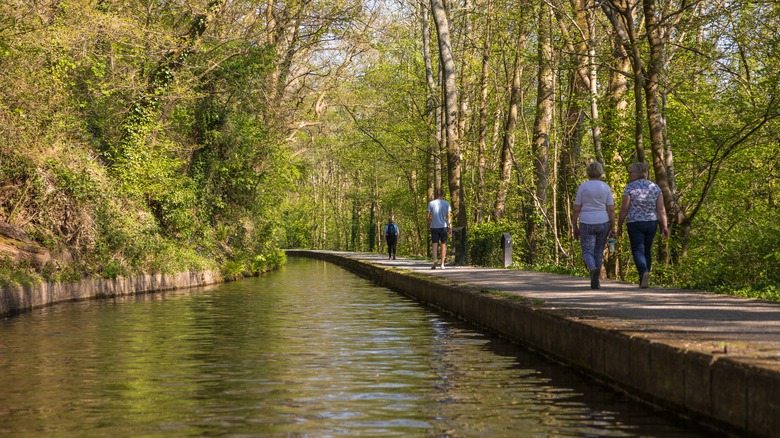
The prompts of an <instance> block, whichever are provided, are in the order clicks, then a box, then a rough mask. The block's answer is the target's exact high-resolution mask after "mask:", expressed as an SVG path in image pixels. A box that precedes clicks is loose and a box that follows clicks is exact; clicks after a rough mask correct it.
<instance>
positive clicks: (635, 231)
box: [626, 221, 658, 281]
mask: <svg viewBox="0 0 780 438" xmlns="http://www.w3.org/2000/svg"><path fill="white" fill-rule="evenodd" d="M626 229H627V230H628V240H629V241H630V242H631V254H632V255H633V256H634V264H635V265H636V270H637V272H639V279H640V281H641V279H642V275H643V274H644V273H645V272H650V267H651V265H652V264H653V239H655V233H656V232H657V231H658V221H643V222H629V223H627V224H626Z"/></svg>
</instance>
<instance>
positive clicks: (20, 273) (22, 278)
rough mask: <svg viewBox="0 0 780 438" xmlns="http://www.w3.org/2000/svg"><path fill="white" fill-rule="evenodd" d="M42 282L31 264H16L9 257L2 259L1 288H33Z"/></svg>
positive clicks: (0, 263) (0, 260) (0, 264)
mask: <svg viewBox="0 0 780 438" xmlns="http://www.w3.org/2000/svg"><path fill="white" fill-rule="evenodd" d="M41 280H42V278H41V276H40V275H37V274H36V273H35V271H34V269H32V267H31V266H30V265H29V263H27V262H21V263H16V262H14V261H13V260H11V259H10V258H8V257H0V287H7V286H8V287H10V286H31V285H33V284H37V283H40V282H41Z"/></svg>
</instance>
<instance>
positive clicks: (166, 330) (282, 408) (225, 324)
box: [0, 258, 707, 437]
mask: <svg viewBox="0 0 780 438" xmlns="http://www.w3.org/2000/svg"><path fill="white" fill-rule="evenodd" d="M0 434H3V435H8V436H15V437H17V436H18V437H25V436H30V437H33V436H35V437H38V436H80V437H81V436H84V437H90V436H94V437H103V436H110V437H126V436H172V437H180V436H317V437H320V436H348V435H351V436H452V437H471V436H484V437H567V436H569V437H590V436H605V437H609V436H615V437H629V436H647V437H694V436H706V435H707V434H706V433H705V431H702V430H696V429H695V427H694V426H691V425H689V424H687V423H683V422H680V421H678V420H676V419H674V418H672V417H670V416H667V415H665V414H663V413H661V412H658V411H655V410H653V409H652V408H649V407H648V406H645V405H643V404H639V403H636V402H634V401H632V400H630V399H628V398H626V397H625V396H623V395H621V394H619V393H616V392H614V391H612V390H610V389H608V388H606V387H604V386H600V385H598V384H596V383H594V382H592V381H590V380H588V379H586V378H584V377H583V376H581V375H579V374H577V373H575V372H573V371H572V370H571V369H569V368H567V367H565V366H562V365H559V364H556V363H554V362H551V361H549V360H547V359H545V358H543V357H541V356H539V355H537V354H536V353H534V352H531V351H528V350H526V349H524V348H521V347H519V346H517V345H513V344H511V343H508V342H506V341H504V340H502V339H499V338H496V337H492V336H490V335H489V334H486V333H484V332H481V331H479V330H478V329H476V328H475V327H473V326H470V325H468V324H465V323H462V322H460V321H458V320H456V319H452V318H450V317H448V316H446V315H443V314H440V313H437V312H435V311H433V310H431V309H429V308H426V307H424V306H422V305H420V304H418V303H417V302H415V301H412V300H410V299H408V298H405V297H404V296H401V295H399V294H396V293H395V292H393V291H390V290H388V289H385V288H381V287H378V286H376V285H374V284H372V283H371V282H370V281H368V280H365V279H363V278H360V277H357V276H355V275H353V274H351V273H349V272H347V271H345V270H343V269H341V268H339V267H337V266H335V265H332V264H327V263H325V262H321V261H315V260H309V259H296V258H291V259H290V260H289V263H288V265H287V266H285V267H284V268H283V269H281V270H279V271H277V272H273V273H271V274H268V275H266V276H263V277H260V278H254V279H248V280H244V281H239V282H235V283H228V284H223V285H219V286H213V287H208V288H199V289H189V290H184V291H175V292H166V293H159V294H150V295H143V296H139V297H131V298H122V299H110V300H109V299H106V300H96V301H86V302H76V303H65V304H58V305H55V306H52V307H47V308H44V309H38V310H34V311H31V312H28V313H25V314H21V315H17V316H14V317H10V318H5V319H2V320H0Z"/></svg>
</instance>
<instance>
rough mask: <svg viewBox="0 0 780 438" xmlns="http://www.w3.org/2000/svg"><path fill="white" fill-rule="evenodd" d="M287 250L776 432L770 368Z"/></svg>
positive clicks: (694, 415) (648, 389)
mask: <svg viewBox="0 0 780 438" xmlns="http://www.w3.org/2000/svg"><path fill="white" fill-rule="evenodd" d="M287 255H288V256H293V257H295V256H297V257H308V258H314V259H319V260H324V261H327V262H330V263H333V264H335V265H338V266H341V267H343V268H345V269H347V270H349V271H351V272H353V273H355V274H357V275H360V276H362V277H364V278H367V279H370V280H373V281H374V282H376V283H377V284H380V285H382V286H385V287H388V288H390V289H393V290H396V291H398V292H401V293H403V294H405V295H408V296H410V297H413V298H415V299H417V300H419V301H421V302H424V303H426V304H428V305H431V306H433V307H435V308H437V309H440V310H443V311H445V312H447V313H450V314H453V315H455V316H458V317H460V318H462V319H465V320H467V321H469V322H471V323H474V324H476V325H478V326H480V327H483V328H485V329H487V330H490V331H492V332H494V333H497V334H499V335H501V336H504V337H506V338H508V339H510V340H512V341H514V342H517V343H519V344H522V345H525V346H528V347H531V348H533V349H536V350H539V351H540V352H542V353H544V354H546V355H549V356H551V357H552V358H554V359H556V360H559V361H561V362H563V363H566V364H569V365H571V366H574V367H575V368H577V369H580V370H582V371H584V372H585V373H587V374H589V375H592V376H594V377H595V378H597V379H599V380H602V381H604V382H606V383H608V384H610V385H614V386H616V387H618V388H620V389H622V390H624V391H626V392H628V393H630V394H632V395H634V396H636V397H638V398H640V399H642V400H645V401H646V402H649V403H652V404H656V405H658V406H662V407H664V408H666V409H669V410H671V411H672V412H675V413H677V414H679V415H681V416H683V417H687V418H691V419H693V420H694V421H696V422H698V423H700V424H703V425H705V426H707V427H711V428H715V429H717V430H719V431H721V432H725V433H729V434H733V435H734V436H756V437H780V399H779V398H778V397H779V396H780V372H778V370H777V369H772V368H767V367H763V366H761V364H754V363H750V362H748V361H744V360H739V359H732V358H729V357H722V356H717V355H715V354H705V353H701V352H696V351H691V350H687V349H684V348H681V347H679V346H677V345H673V344H671V343H669V342H667V341H665V340H654V339H652V337H648V336H647V335H643V336H637V335H635V334H632V333H630V332H626V331H624V330H623V329H621V328H615V327H610V326H609V325H605V324H604V323H603V321H602V322H596V321H593V322H591V321H589V320H588V319H580V318H578V317H577V316H572V315H566V313H565V312H561V311H559V310H549V309H544V308H538V307H535V306H534V305H533V303H531V302H528V301H523V300H522V298H520V299H511V298H508V297H502V296H500V295H497V294H493V293H485V291H481V290H479V289H478V288H476V287H472V286H469V285H467V284H456V283H453V282H451V281H449V280H447V279H442V278H437V277H434V276H430V275H425V274H420V273H417V272H412V271H408V270H403V269H397V268H389V267H387V266H381V265H378V264H374V263H370V262H367V261H365V260H359V259H355V258H349V257H345V256H342V255H339V254H337V253H330V252H321V251H307V250H288V251H287Z"/></svg>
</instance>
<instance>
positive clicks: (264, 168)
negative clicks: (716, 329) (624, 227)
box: [0, 0, 780, 297]
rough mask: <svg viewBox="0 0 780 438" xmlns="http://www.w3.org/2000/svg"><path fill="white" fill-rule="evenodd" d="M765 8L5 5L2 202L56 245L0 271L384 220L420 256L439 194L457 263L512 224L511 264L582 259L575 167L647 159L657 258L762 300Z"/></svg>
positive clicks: (778, 231) (267, 248)
mask: <svg viewBox="0 0 780 438" xmlns="http://www.w3.org/2000/svg"><path fill="white" fill-rule="evenodd" d="M779 25H780V6H779V5H777V4H775V2H767V1H756V0H753V1H748V0H708V1H703V0H463V1H462V2H452V1H449V2H441V1H440V0H430V1H425V0H420V1H409V0H395V1H377V2H360V1H352V0H336V1H322V0H293V1H277V0H266V1H262V2H260V1H226V0H176V1H167V0H166V1H152V0H99V1H86V0H51V1H42V2H28V1H21V0H7V1H4V2H1V3H0V66H2V68H0V75H2V81H0V181H1V182H2V185H1V186H0V187H2V190H0V215H1V217H0V221H2V222H4V223H5V224H7V225H8V226H9V227H10V229H15V230H18V231H19V232H21V233H23V234H26V236H28V237H27V241H28V243H35V244H36V245H40V246H41V247H43V248H45V249H46V250H47V251H49V252H50V254H51V259H50V260H42V259H36V260H37V261H35V260H31V259H25V258H19V257H16V258H14V256H13V254H11V253H8V257H6V259H5V261H4V262H3V263H4V264H5V266H6V268H5V270H6V271H7V272H8V273H6V274H3V275H0V277H2V281H4V282H6V283H12V282H15V281H16V282H19V281H24V280H20V279H19V278H18V277H17V278H14V276H13V275H12V274H11V273H12V272H19V271H20V270H26V271H27V272H29V273H30V276H31V277H35V276H38V277H40V278H43V279H47V280H63V279H69V278H77V277H83V276H115V275H126V274H130V273H134V272H161V271H165V272H167V271H176V270H185V269H205V268H220V269H223V271H225V272H226V273H227V274H228V275H239V274H241V273H242V272H258V271H262V270H265V269H272V268H273V267H274V266H276V265H278V264H279V263H282V259H283V256H282V255H281V254H282V253H281V252H280V249H283V248H290V247H307V248H318V249H335V250H354V251H379V249H380V246H381V245H382V242H381V239H380V238H379V237H380V231H381V229H382V226H383V224H384V223H385V221H386V220H387V218H388V217H390V216H393V217H394V218H395V221H396V223H398V224H399V226H400V228H401V241H400V242H399V251H400V252H401V253H404V254H406V255H408V256H425V255H426V254H427V252H428V251H429V249H428V246H429V245H428V243H427V242H428V236H427V230H426V224H425V206H426V204H427V202H428V201H429V200H431V199H432V198H433V193H434V191H435V190H436V189H437V188H444V189H445V193H447V194H448V195H447V198H448V199H449V200H450V201H451V202H452V203H453V206H454V208H455V214H454V218H455V220H456V226H459V227H465V229H466V230H467V235H469V236H472V238H471V239H470V242H471V243H470V247H469V249H468V252H469V254H468V255H469V258H470V260H471V262H472V263H483V264H496V263H498V261H499V260H498V258H497V257H494V256H493V255H491V254H492V253H491V251H492V250H491V248H495V246H496V245H498V241H499V237H500V234H501V233H503V232H510V233H512V235H513V236H514V242H515V253H516V261H517V263H518V265H519V266H521V267H525V268H532V269H553V270H557V271H563V272H572V273H582V272H583V268H582V266H581V265H582V262H581V261H580V257H579V254H578V251H579V248H578V245H576V244H575V242H574V239H573V235H572V223H571V208H572V201H573V198H574V194H575V193H576V189H577V186H578V185H579V183H580V182H581V181H583V180H584V179H585V178H586V177H585V170H584V169H585V166H586V165H587V163H588V162H590V161H593V160H597V161H599V162H601V163H602V164H604V166H605V168H606V170H607V172H606V175H605V181H606V182H607V183H609V184H610V186H611V187H612V189H613V192H614V193H615V196H616V202H619V198H620V196H621V195H622V189H623V187H624V185H625V184H626V183H627V178H628V177H627V173H626V167H627V166H628V165H629V164H631V163H632V162H634V161H643V162H646V163H647V164H648V165H649V166H650V168H651V179H653V180H654V181H656V182H657V183H658V184H659V186H660V187H661V188H662V191H663V195H664V202H665V204H666V209H667V212H668V214H669V223H670V225H671V228H672V236H671V238H670V239H669V240H664V241H659V245H658V260H659V263H657V264H656V266H657V267H658V269H657V276H658V277H659V278H661V279H662V280H663V281H664V282H665V283H666V284H669V285H676V286H684V287H700V288H707V289H718V290H720V289H722V290H729V291H740V290H741V291H748V293H752V294H754V295H758V296H766V297H772V296H777V285H778V284H780V270H778V269H777V266H778V265H780V249H778V248H780V225H779V224H778V223H777V221H776V220H775V218H777V217H778V209H779V208H780V207H779V206H778V198H779V197H780V185H779V184H778V179H780V147H778V139H777V135H776V134H775V132H777V128H778V117H779V116H780V94H778V93H780V88H779V86H780V77H779V76H778V75H779V74H780V73H778V72H780V68H778V67H780V65H779V64H780V31H778V29H780V26H779ZM618 247H619V248H620V249H619V250H618V252H617V253H615V255H613V256H611V257H610V259H609V260H608V264H607V268H608V274H609V275H610V276H611V277H614V278H621V279H632V278H634V277H635V276H636V272H635V271H634V269H633V265H632V263H631V261H630V252H629V251H628V250H627V248H628V243H627V241H625V242H618ZM22 268H24V269H22ZM750 291H752V292H750Z"/></svg>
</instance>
